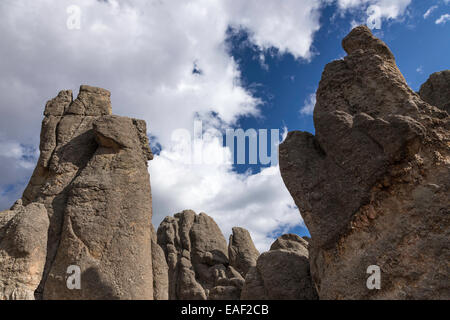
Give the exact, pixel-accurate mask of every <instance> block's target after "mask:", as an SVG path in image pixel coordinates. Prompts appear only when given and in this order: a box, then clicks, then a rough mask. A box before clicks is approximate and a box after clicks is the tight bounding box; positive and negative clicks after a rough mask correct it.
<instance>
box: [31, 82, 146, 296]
mask: <svg viewBox="0 0 450 320" xmlns="http://www.w3.org/2000/svg"><path fill="white" fill-rule="evenodd" d="M44 115H45V118H44V120H43V123H42V131H41V145H40V150H41V155H40V158H39V161H38V165H37V167H36V169H35V171H34V173H33V176H32V178H31V181H30V183H29V185H28V187H27V188H26V190H25V192H24V195H23V202H24V204H25V205H27V204H30V203H41V204H44V205H45V208H46V210H47V212H48V215H49V217H50V228H49V231H48V243H47V259H46V265H45V271H44V276H43V278H42V281H41V285H40V288H39V289H38V291H37V294H38V295H40V294H41V293H42V291H44V298H45V299H152V298H153V271H152V248H151V233H152V231H151V230H152V229H151V228H152V226H151V215H152V206H151V191H150V181H149V175H148V171H147V161H148V160H150V159H151V158H152V154H151V151H150V148H149V145H148V139H147V136H146V125H145V122H144V121H142V120H136V119H130V118H125V117H118V116H113V115H111V104H110V93H109V92H108V91H107V90H104V89H100V88H94V87H89V86H81V87H80V93H79V95H78V97H77V99H76V100H74V101H73V100H72V92H71V91H61V92H60V93H59V94H58V96H57V97H56V98H54V99H52V100H50V101H49V102H48V103H47V105H46V108H45V112H44ZM70 265H76V266H78V267H80V268H81V290H69V289H68V288H67V285H66V280H65V279H66V277H67V274H66V272H67V268H68V267H69V266H70Z"/></svg>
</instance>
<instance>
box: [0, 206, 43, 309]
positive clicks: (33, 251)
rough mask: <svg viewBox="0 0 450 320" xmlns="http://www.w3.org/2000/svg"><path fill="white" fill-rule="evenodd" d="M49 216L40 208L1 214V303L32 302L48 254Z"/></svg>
mask: <svg viewBox="0 0 450 320" xmlns="http://www.w3.org/2000/svg"><path fill="white" fill-rule="evenodd" d="M48 226H49V221H48V216H47V210H46V209H45V206H44V205H42V204H35V203H33V204H29V205H28V206H26V207H24V206H22V201H21V200H18V201H17V202H16V204H15V205H14V206H13V207H12V208H11V210H7V211H3V212H0V261H1V263H0V300H10V299H11V300H34V291H35V290H36V288H37V286H38V285H39V282H40V281H41V277H42V273H43V270H44V264H45V257H46V253H47V233H48Z"/></svg>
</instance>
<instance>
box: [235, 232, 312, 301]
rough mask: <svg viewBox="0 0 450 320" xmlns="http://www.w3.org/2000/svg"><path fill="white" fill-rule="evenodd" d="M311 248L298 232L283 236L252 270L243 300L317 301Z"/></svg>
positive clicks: (248, 275) (249, 273) (246, 280)
mask: <svg viewBox="0 0 450 320" xmlns="http://www.w3.org/2000/svg"><path fill="white" fill-rule="evenodd" d="M307 247H308V243H307V242H306V241H305V240H303V239H302V238H300V237H299V236H297V235H294V234H287V235H282V236H281V237H279V238H278V239H277V240H276V241H275V242H274V243H273V244H272V246H271V248H270V251H268V252H264V253H263V254H261V256H260V257H259V258H258V261H257V264H256V267H251V268H250V270H249V271H248V273H247V276H246V278H245V284H244V287H243V289H242V294H241V299H242V300H317V292H316V289H315V288H314V284H313V282H312V280H311V274H310V267H309V259H308V256H309V254H308V249H307Z"/></svg>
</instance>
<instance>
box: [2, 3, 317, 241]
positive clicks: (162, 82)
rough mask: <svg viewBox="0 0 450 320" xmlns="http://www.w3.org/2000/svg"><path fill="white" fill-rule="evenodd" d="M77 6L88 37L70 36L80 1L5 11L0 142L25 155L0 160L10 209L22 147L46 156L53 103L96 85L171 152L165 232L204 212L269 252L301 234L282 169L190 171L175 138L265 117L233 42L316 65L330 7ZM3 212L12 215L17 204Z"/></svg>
mask: <svg viewBox="0 0 450 320" xmlns="http://www.w3.org/2000/svg"><path fill="white" fill-rule="evenodd" d="M75 4H76V5H77V6H78V7H79V8H80V13H81V15H80V18H81V20H80V24H79V27H80V28H79V29H77V28H74V29H69V28H68V27H67V26H68V24H67V22H68V18H69V17H70V15H71V14H73V13H74V11H73V10H72V11H70V12H68V11H67V9H68V7H69V6H71V5H74V1H71V0H60V1H50V0H42V1H32V0H21V1H11V0H5V1H1V2H0V38H1V40H2V46H0V55H1V57H2V59H0V70H1V74H2V77H1V78H0V96H1V114H2V116H1V117H0V136H1V137H3V141H5V143H6V144H5V145H4V149H5V150H6V151H5V154H8V152H9V154H16V155H15V157H11V156H9V157H7V156H2V157H0V167H1V168H3V171H5V170H6V168H8V170H9V171H8V174H9V175H3V177H2V178H1V179H0V185H1V191H0V192H1V194H2V195H4V194H6V193H8V194H9V195H10V196H8V199H7V200H8V201H9V200H12V197H13V196H16V197H18V196H19V193H20V190H21V188H22V189H23V187H24V185H25V183H26V180H27V179H26V177H29V175H31V170H28V169H26V170H24V168H23V166H22V165H21V164H20V162H17V161H18V159H21V158H22V157H24V155H23V154H22V153H17V152H16V151H17V149H16V147H17V146H18V145H19V146H20V145H31V146H35V147H37V146H38V143H39V141H38V140H39V129H40V122H41V119H42V111H43V106H44V105H45V102H46V100H48V99H49V98H51V97H54V96H55V95H56V94H57V91H58V90H61V89H74V91H75V92H74V94H75V95H76V94H77V88H78V86H79V85H80V84H83V83H86V84H90V85H94V86H100V87H104V88H107V89H109V90H110V91H111V92H112V104H113V111H114V113H115V114H119V115H124V116H129V117H136V118H141V119H144V120H146V121H147V123H148V130H149V134H150V135H151V136H152V137H153V139H152V140H153V141H154V142H155V143H159V144H160V146H161V148H162V152H161V154H160V155H159V156H157V157H156V158H155V160H154V161H153V162H151V164H150V170H151V174H152V188H153V203H154V206H155V222H156V224H157V223H158V222H159V221H160V220H161V218H162V217H163V216H164V215H171V214H173V213H175V212H176V211H180V210H182V209H185V208H192V209H195V210H197V211H205V212H207V213H208V214H210V215H212V216H213V217H214V218H215V219H216V220H217V221H218V222H219V225H220V226H221V227H222V229H223V230H224V232H225V233H226V232H229V231H230V228H231V227H232V226H233V225H242V226H244V227H248V228H249V229H250V230H251V231H253V232H254V237H255V238H256V239H255V240H256V242H257V243H258V246H259V247H260V248H262V247H263V246H267V244H268V243H269V240H268V239H269V238H270V236H271V233H272V232H273V231H275V230H277V228H278V229H279V228H283V227H284V226H292V225H298V224H299V223H301V220H300V219H301V218H300V216H299V214H298V211H297V210H296V209H295V208H294V205H293V201H292V199H291V198H290V196H289V195H288V193H287V191H286V189H285V187H284V185H283V183H282V181H281V178H280V176H279V173H278V171H277V168H269V169H265V170H264V172H262V173H258V174H256V175H252V174H245V175H239V174H237V173H236V172H234V171H233V170H232V168H231V167H230V166H227V165H221V166H216V167H214V166H213V167H209V169H207V168H206V167H203V166H202V167H197V168H192V167H189V168H186V167H184V165H183V164H180V163H179V162H177V161H173V160H170V159H171V158H173V157H175V158H176V157H178V158H180V157H182V156H183V153H182V151H180V150H176V148H174V146H173V141H172V140H171V134H172V133H173V132H174V131H175V130H176V129H179V128H186V129H190V128H191V127H192V124H193V121H194V119H196V118H198V117H200V118H202V120H204V123H208V124H209V126H212V127H217V126H219V127H224V126H234V125H235V123H236V121H237V120H238V119H239V118H240V117H242V116H259V115H260V109H259V106H260V103H261V101H260V100H258V99H256V98H255V97H253V96H252V94H251V92H249V91H248V90H246V89H245V88H244V87H243V85H242V84H241V83H240V77H241V74H240V70H239V67H238V65H237V63H236V62H235V61H234V60H233V58H232V57H231V56H230V55H229V52H228V48H227V45H226V36H227V32H228V31H229V30H230V27H231V28H232V29H238V30H242V29H244V30H246V31H247V32H248V34H249V37H250V41H252V42H253V43H254V44H255V45H256V46H257V47H258V48H259V49H260V50H262V51H264V50H266V49H269V48H272V47H274V48H276V49H277V50H278V52H280V53H289V54H292V55H293V56H294V57H295V58H297V59H306V60H308V59H311V57H312V56H313V54H312V53H311V52H312V50H311V44H312V42H313V36H314V33H315V32H316V31H317V30H318V29H319V27H320V23H319V16H320V5H321V2H320V1H315V0H305V1H297V0H285V1H283V2H282V3H280V2H279V1H278V0H267V1H265V2H264V5H261V3H260V1H258V0H249V1H240V0H196V1H186V0H171V1H159V0H158V1H156V0H155V1H144V0H133V1H132V0H124V1H120V2H119V1H117V0H109V1H93V0H79V1H76V2H75ZM75 26H76V24H75ZM11 143H13V144H11ZM216 147H217V148H219V147H220V145H215V144H214V142H211V144H210V148H211V149H214V148H216ZM220 148H223V147H220ZM14 152H16V153H14ZM21 152H28V155H27V157H29V156H30V155H31V154H34V153H33V152H34V151H33V152H31V151H28V150H24V151H21ZM177 152H178V154H176V153H177ZM169 155H170V157H169ZM11 159H12V160H11ZM11 161H16V163H15V164H13V163H12V162H11ZM34 161H35V159H34ZM267 170H272V172H269V173H271V174H267V173H268V171H267ZM5 172H6V171H5ZM275 172H276V174H275ZM24 176H26V177H25V178H24ZM10 186H14V188H15V189H16V191H15V192H11V190H12V189H11V187H10ZM17 190H19V191H17ZM2 201H3V200H2ZM0 205H1V206H2V208H6V207H9V206H10V204H6V200H5V201H3V202H2V203H0Z"/></svg>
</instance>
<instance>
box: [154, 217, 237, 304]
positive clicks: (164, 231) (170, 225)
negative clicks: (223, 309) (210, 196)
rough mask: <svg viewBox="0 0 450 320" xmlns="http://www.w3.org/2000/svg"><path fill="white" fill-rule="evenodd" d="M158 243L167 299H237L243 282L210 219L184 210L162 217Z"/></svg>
mask: <svg viewBox="0 0 450 320" xmlns="http://www.w3.org/2000/svg"><path fill="white" fill-rule="evenodd" d="M158 244H159V245H160V246H161V248H162V249H163V250H164V253H165V256H166V260H167V264H168V267H169V299H170V300H206V299H209V300H222V299H226V300H228V299H229V300H238V299H239V297H240V294H241V289H242V286H243V283H244V279H243V277H242V276H241V275H240V273H239V272H238V271H236V270H235V269H234V268H233V267H232V266H230V265H229V260H228V247H227V242H226V240H225V238H224V236H223V234H222V232H221V231H220V229H219V227H218V226H217V224H216V223H215V222H214V220H213V219H212V218H211V217H209V216H208V215H206V214H205V213H200V214H199V215H197V214H196V213H195V212H194V211H191V210H185V211H183V212H180V213H177V214H175V215H174V217H166V218H165V219H164V221H163V222H162V223H161V224H160V226H159V228H158Z"/></svg>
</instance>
